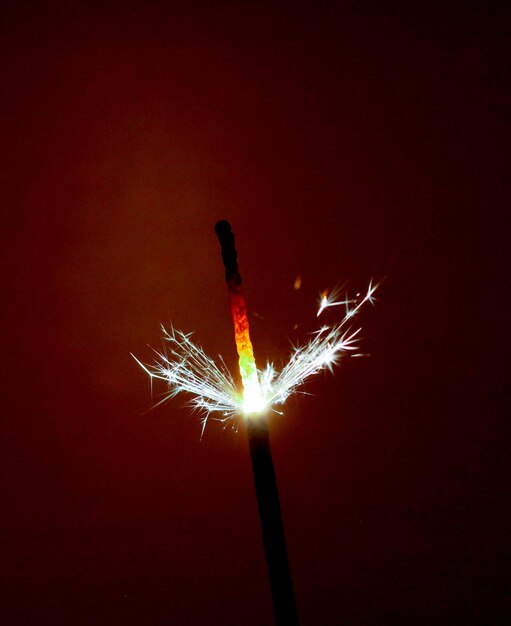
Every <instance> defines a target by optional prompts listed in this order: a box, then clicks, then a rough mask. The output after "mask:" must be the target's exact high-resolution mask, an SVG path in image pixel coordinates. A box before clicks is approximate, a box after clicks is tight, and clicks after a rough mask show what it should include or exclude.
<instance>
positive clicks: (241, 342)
mask: <svg viewBox="0 0 511 626" xmlns="http://www.w3.org/2000/svg"><path fill="white" fill-rule="evenodd" d="M215 231H216V234H217V236H218V238H219V240H220V244H221V247H222V259H223V262H224V266H225V278H226V281H227V286H228V290H229V300H230V306H231V313H232V318H233V323H234V336H235V341H236V349H237V352H238V357H239V371H240V376H241V382H242V389H239V388H238V386H237V385H236V383H235V381H234V379H233V377H232V376H231V374H230V373H229V371H228V369H227V367H226V366H225V364H224V362H223V360H221V362H220V364H217V363H216V362H215V361H214V360H213V359H212V358H211V357H209V356H208V355H207V354H206V353H205V352H204V350H203V349H202V348H201V347H200V346H198V345H197V344H195V343H194V342H193V341H192V340H191V338H190V336H191V335H190V334H185V333H183V332H181V331H179V330H175V329H174V328H171V329H170V331H167V330H166V329H165V328H163V327H162V330H163V333H164V337H163V339H164V346H163V348H162V350H161V351H157V350H154V352H155V354H156V359H155V360H154V362H153V363H152V364H151V365H145V364H143V363H141V362H140V361H139V360H138V359H137V358H136V357H135V356H134V355H132V356H133V358H134V359H135V360H136V361H137V363H138V364H139V365H140V366H141V367H142V368H143V369H144V370H145V371H146V372H147V374H149V376H150V378H151V381H152V380H153V379H160V380H163V381H165V382H166V383H167V386H168V391H167V393H166V394H165V395H164V397H163V399H162V400H161V401H160V402H159V403H158V404H161V403H162V402H164V401H166V400H167V399H169V398H171V397H174V396H175V395H177V394H179V393H181V392H184V393H186V394H188V396H189V397H190V400H189V404H190V406H191V408H192V409H194V410H198V411H199V412H200V414H201V420H202V432H204V429H205V427H206V424H207V421H208V419H209V417H210V416H211V415H213V416H216V419H219V420H220V421H222V422H223V423H226V422H228V421H230V420H233V419H235V418H237V417H238V416H243V417H244V418H245V420H246V424H247V434H248V440H249V448H250V456H251V460H252V468H253V473H254V481H255V486H256V493H257V500H258V505H259V513H260V518H261V528H262V533H263V543H264V547H265V552H266V560H267V564H268V572H269V578H270V586H271V590H272V598H273V607H274V614H275V621H276V624H277V626H284V625H285V626H295V625H298V616H297V612H296V604H295V599H294V593H293V586H292V581H291V573H290V569H289V562H288V556H287V548H286V541H285V536H284V528H283V524H282V516H281V512H280V503H279V495H278V490H277V483H276V480H275V472H274V468H273V461H272V456H271V448H270V440H269V434H268V421H267V416H268V413H269V412H270V411H275V412H277V413H280V410H279V407H281V406H282V405H283V404H284V403H285V401H286V400H287V398H288V397H289V396H290V395H291V394H292V393H294V392H296V391H297V390H298V389H299V388H300V387H301V386H302V385H303V384H304V382H305V381H306V380H307V379H308V378H310V377H311V376H314V375H315V374H317V373H319V372H320V371H322V370H324V369H328V370H330V371H332V369H333V367H334V365H336V364H337V363H338V362H339V360H340V359H341V357H343V356H345V355H347V354H350V353H351V354H352V356H359V355H357V354H356V353H354V351H355V350H356V349H357V341H358V335H359V332H360V330H361V329H360V328H358V329H356V330H353V329H352V327H350V326H349V324H350V323H351V321H352V318H353V317H354V316H355V315H356V314H357V313H358V312H359V310H360V308H361V307H362V306H363V305H364V304H365V303H366V302H370V303H373V302H374V295H373V294H374V292H375V290H376V288H377V285H373V283H372V281H371V282H370V283H369V286H368V288H367V291H366V292H365V294H364V295H362V294H360V293H358V294H357V296H356V297H355V298H348V296H346V297H345V298H344V299H339V290H338V289H334V290H333V291H332V292H330V293H329V292H323V293H322V294H320V300H319V309H318V312H317V316H318V317H319V316H320V315H321V314H322V313H323V312H324V311H325V309H327V308H330V307H341V306H342V307H344V317H343V318H342V319H341V320H340V321H339V322H337V323H336V324H334V325H332V326H327V325H325V326H322V327H321V328H320V329H319V330H317V331H316V332H315V333H314V334H313V336H312V338H311V339H310V340H309V341H308V342H307V343H305V344H304V345H302V346H297V347H295V348H294V349H293V352H292V354H291V356H290V358H289V361H288V362H287V364H286V365H285V366H284V367H283V368H282V370H281V371H280V372H277V370H276V369H275V368H274V366H273V365H272V364H271V363H269V364H268V365H267V366H266V368H265V369H264V370H262V371H259V370H258V369H257V366H256V361H255V357H254V350H253V347H252V342H251V340H250V331H249V323H248V317H247V310H246V303H245V299H244V296H243V293H242V291H241V276H240V273H239V270H238V264H237V253H236V248H235V246H234V235H233V233H232V230H231V227H230V225H229V223H228V222H225V221H220V222H218V223H217V225H216V227H215Z"/></svg>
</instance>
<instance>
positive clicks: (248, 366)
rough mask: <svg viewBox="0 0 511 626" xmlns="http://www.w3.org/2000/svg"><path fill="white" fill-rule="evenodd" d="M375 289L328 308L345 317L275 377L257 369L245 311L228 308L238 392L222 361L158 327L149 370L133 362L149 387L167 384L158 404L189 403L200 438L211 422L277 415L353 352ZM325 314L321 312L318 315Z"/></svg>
mask: <svg viewBox="0 0 511 626" xmlns="http://www.w3.org/2000/svg"><path fill="white" fill-rule="evenodd" d="M377 287H378V285H373V282H372V281H371V282H370V283H369V287H368V289H367V291H366V294H365V295H364V296H363V297H361V296H360V297H357V298H356V299H348V298H346V299H345V300H344V301H339V302H332V303H331V304H330V306H334V305H336V304H345V305H346V314H345V315H344V317H343V318H342V319H341V321H340V322H337V323H336V324H333V325H331V326H328V325H324V326H322V327H321V328H320V329H319V330H317V331H315V332H314V333H312V338H311V339H310V340H309V341H307V342H306V343H305V344H303V345H299V346H295V347H294V348H293V351H292V353H291V356H290V358H289V360H288V362H287V363H286V364H285V365H284V367H283V368H282V369H281V370H280V371H277V370H276V369H275V367H274V365H273V364H272V363H268V365H267V366H266V368H265V369H264V370H257V369H256V366H255V359H254V356H253V351H252V344H251V343H250V337H249V336H248V327H245V326H244V324H245V321H246V311H245V309H244V306H243V307H241V308H242V310H238V311H236V310H235V306H234V303H233V306H232V311H233V317H234V318H235V334H236V343H237V347H238V354H239V365H240V375H241V378H242V383H243V389H240V388H239V387H238V385H237V384H236V382H235V381H234V379H233V377H232V376H231V374H230V372H229V370H228V369H227V367H226V365H225V363H224V362H223V360H222V359H221V357H220V364H218V363H217V362H216V361H215V360H213V359H212V358H211V357H210V356H208V355H207V354H206V352H205V351H204V350H203V349H202V348H201V347H200V346H199V345H197V344H196V343H194V342H193V341H192V339H191V334H190V333H184V332H182V331H179V330H176V329H174V328H171V329H170V330H166V329H165V328H164V327H163V326H162V330H163V348H162V349H161V350H160V351H158V350H154V349H153V351H154V353H155V355H156V357H155V359H154V361H153V363H152V364H149V365H148V364H144V363H142V362H141V361H139V359H138V358H137V357H135V356H134V355H132V356H133V358H134V359H135V360H136V362H137V363H138V364H139V365H140V366H141V367H142V368H143V369H144V371H145V372H146V373H147V374H148V375H149V377H150V378H151V381H152V380H153V379H159V380H163V381H165V383H166V384H167V387H168V391H167V392H166V393H165V394H164V396H163V399H162V400H160V402H159V403H158V404H161V403H162V402H165V401H166V400H168V399H169V398H172V397H174V396H176V395H178V394H180V393H185V394H187V395H188V396H189V397H190V400H189V406H190V407H191V408H192V410H195V411H199V412H200V414H201V422H202V432H204V429H205V427H206V423H207V421H208V419H209V417H210V416H211V417H212V418H214V419H217V420H220V421H222V422H224V423H226V422H228V421H230V420H233V419H234V418H236V417H237V416H240V415H242V416H244V417H249V416H250V415H253V414H258V413H261V412H263V411H269V410H271V411H274V412H276V413H281V411H280V410H279V408H280V407H281V406H282V405H283V404H284V403H285V402H286V400H287V399H288V398H289V396H290V395H291V394H293V393H295V392H297V390H298V389H299V388H300V387H302V385H303V384H304V383H305V382H306V381H307V380H308V379H309V378H311V377H312V376H314V375H316V374H318V373H319V372H321V371H323V370H328V371H330V372H332V371H333V368H334V367H335V366H336V365H338V364H339V362H340V360H341V359H342V358H343V357H345V356H347V355H350V354H351V353H352V352H353V351H356V350H357V347H358V339H359V333H360V331H361V328H357V329H355V330H353V328H352V327H350V326H349V323H350V322H351V321H352V318H353V317H354V316H355V315H356V314H357V313H358V312H359V311H360V309H361V307H362V306H363V305H364V304H365V303H366V302H370V303H371V304H374V301H375V299H374V296H373V294H374V292H375V291H376V289H377ZM334 293H335V290H334V291H332V294H334ZM336 295H338V294H336ZM242 304H243V305H244V302H243V303H242ZM351 305H353V306H351ZM324 308H325V307H324V306H323V309H321V307H320V312H322V310H324ZM236 319H237V322H236ZM247 323H248V322H247ZM247 339H248V343H246V342H247ZM247 355H248V357H247ZM352 356H363V355H361V354H352ZM364 356H365V355H364Z"/></svg>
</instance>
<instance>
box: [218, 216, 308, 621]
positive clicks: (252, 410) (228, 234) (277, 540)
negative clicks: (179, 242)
mask: <svg viewBox="0 0 511 626" xmlns="http://www.w3.org/2000/svg"><path fill="white" fill-rule="evenodd" d="M215 231H216V234H217V236H218V238H219V240H220V244H221V246H222V259H223V262H224V266H225V278H226V281H227V286H228V289H229V299H230V304H231V312H232V317H233V322H234V336H235V340H236V348H237V351H238V356H239V368H240V374H241V379H242V383H243V411H244V413H245V414H246V416H247V420H246V422H247V435H248V444H249V449H250V457H251V460H252V470H253V475H254V482H255V488H256V494H257V502H258V506H259V516H260V520H261V529H262V535H263V544H264V550H265V553H266V562H267V566H268V575H269V579H270V587H271V593H272V599H273V612H274V615H275V623H276V625H277V626H298V614H297V610H296V602H295V597H294V592H293V583H292V579H291V570H290V568H289V559H288V554H287V546H286V538H285V535H284V525H283V523H282V514H281V510H280V501H279V493H278V489H277V481H276V478H275V470H274V468H273V459H272V454H271V447H270V438H269V432H268V420H267V416H266V412H265V408H266V404H265V401H264V399H263V395H262V392H261V387H260V383H259V377H258V373H257V367H256V363H255V358H254V351H253V348H252V343H251V341H250V331H249V324H248V318H247V312H246V304H245V299H244V297H243V294H242V292H241V276H240V273H239V270H238V263H237V252H236V248H235V245H234V234H233V232H232V230H231V226H230V224H229V223H228V222H226V221H220V222H218V223H217V225H216V226H215Z"/></svg>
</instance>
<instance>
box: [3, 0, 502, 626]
mask: <svg viewBox="0 0 511 626" xmlns="http://www.w3.org/2000/svg"><path fill="white" fill-rule="evenodd" d="M413 4H418V3H401V4H397V3H373V4H372V5H370V6H369V5H365V6H364V5H362V4H360V3H348V4H344V5H342V7H343V8H339V7H340V3H339V4H338V3H310V4H309V3H304V2H294V3H291V2H289V3H280V2H272V3H264V2H258V3H250V2H247V3H234V2H233V3H228V2H224V3H213V4H211V5H209V6H206V5H205V6H202V5H199V4H198V3H193V2H192V3H185V2H183V3H173V4H172V3H170V4H169V3H164V2H161V3H159V2H147V3H135V2H118V3H117V2H108V3H97V4H95V3H87V2H69V3H66V2H61V3H58V2H55V3H53V2H43V3H33V4H20V3H17V4H13V5H12V6H8V7H7V8H5V5H4V9H3V11H4V22H3V50H2V66H3V70H2V79H1V80H2V89H3V99H2V109H3V113H2V118H1V119H2V126H3V128H2V136H3V148H4V150H3V156H2V168H1V173H2V192H3V194H4V198H3V200H2V209H3V215H4V218H5V227H4V244H3V248H4V252H5V253H6V255H5V259H6V260H5V266H4V270H5V278H4V280H3V295H4V306H3V312H4V314H5V319H4V321H3V331H2V342H3V344H4V356H3V364H4V369H5V373H4V382H5V389H4V391H3V393H2V399H3V401H4V404H5V409H4V412H3V418H2V424H3V425H2V444H1V446H2V470H3V472H2V476H3V477H2V517H1V536H2V544H3V546H2V552H1V555H2V559H1V572H2V585H1V597H2V599H1V603H0V605H1V612H2V616H3V620H2V621H3V623H5V624H9V625H11V626H14V625H18V624H19V625H23V626H25V625H26V626H29V625H32V624H42V625H47V624H48V625H59V626H60V625H62V626H64V625H66V626H67V625H69V624H73V625H74V626H81V625H91V624H94V625H107V624H108V625H109V626H112V625H114V624H122V625H128V624H137V625H141V624H144V625H150V626H153V625H154V626H157V625H163V624H179V625H183V626H185V625H199V624H200V625H203V624H223V625H225V626H230V625H232V626H235V625H236V626H238V625H240V624H244V625H247V626H252V625H253V626H256V625H263V624H264V625H266V624H271V619H272V618H271V605H270V598H269V591H268V586H267V580H266V572H265V564H264V559H263V551H262V545H261V539H260V531H259V522H258V518H257V510H256V502H255V496H254V490H253V485H252V477H251V471H250V466H249V458H248V451H247V445H246V440H245V433H244V431H243V428H241V429H240V430H239V431H238V432H234V431H232V430H227V431H224V430H222V428H221V427H220V426H219V425H218V424H211V425H210V427H208V429H207V431H206V434H205V436H204V438H203V440H202V441H200V439H199V435H200V428H199V424H198V421H197V419H196V418H195V417H193V416H190V414H189V411H188V410H187V409H186V408H183V405H184V399H175V400H172V401H170V402H168V403H167V404H166V405H164V406H162V407H160V408H158V409H156V410H154V411H150V412H148V413H147V414H144V412H145V411H146V410H147V409H148V408H149V406H150V404H151V398H150V392H149V384H148V381H147V379H146V377H145V376H144V374H143V372H142V371H141V370H140V369H139V368H138V367H137V366H136V364H135V363H134V362H133V361H132V360H131V358H130V357H129V352H130V351H133V352H135V353H136V354H137V355H138V356H139V357H141V358H142V359H144V358H145V359H149V357H150V352H149V349H148V348H147V346H146V344H151V345H154V346H158V345H159V341H160V339H159V336H160V331H159V323H160V322H164V323H169V322H170V320H172V322H173V323H174V324H175V325H176V326H177V327H178V328H182V329H183V330H186V331H190V330H193V331H195V337H196V338H197V341H199V342H200V343H201V344H202V345H204V347H205V348H206V349H207V350H208V351H209V352H211V353H212V354H217V353H222V354H223V355H224V357H225V358H226V360H227V362H228V363H229V365H230V366H231V367H234V366H235V354H234V345H233V341H232V329H231V326H230V319H229V312H228V307H227V296H226V292H225V286H224V284H223V269H222V266H221V261H220V256H219V248H218V243H217V241H216V239H215V236H214V232H213V226H214V223H215V221H216V220H217V219H220V218H226V219H229V220H230V221H231V222H232V224H233V228H234V230H235V232H236V235H237V245H238V249H239V252H240V267H241V270H242V273H243V276H244V281H245V286H246V293H247V297H248V299H249V305H250V307H251V310H252V311H253V312H254V313H257V315H253V317H252V320H253V339H254V342H255V345H256V352H257V355H258V357H259V360H260V364H261V365H262V364H264V361H265V360H266V359H272V360H274V361H276V362H277V363H278V362H280V360H281V359H284V358H285V356H286V354H287V352H288V350H289V340H293V341H295V340H297V339H298V338H300V337H301V338H302V339H303V338H305V337H306V332H307V331H309V330H312V329H314V327H315V324H316V320H315V318H314V314H315V299H316V297H317V294H318V292H319V290H320V289H322V288H325V287H328V286H333V285H334V284H335V283H336V282H343V281H344V280H348V279H349V282H348V288H349V289H351V290H355V289H357V288H364V287H365V285H366V284H367V282H368V280H369V278H370V277H371V276H375V277H376V278H385V281H384V283H383V285H382V287H381V289H380V291H379V302H378V304H377V306H376V307H375V308H372V307H368V309H366V310H365V312H364V313H363V315H361V317H360V322H361V323H362V324H363V326H364V333H363V335H364V337H363V347H364V351H368V352H370V353H371V358H369V359H351V360H348V361H346V362H345V363H344V364H343V366H342V367H341V368H339V369H338V370H337V372H336V375H335V377H331V376H324V377H323V376H322V377H319V378H318V379H316V380H315V381H314V382H312V383H311V384H310V385H309V387H308V391H310V392H311V393H312V395H310V396H304V397H301V398H298V399H296V400H290V401H289V402H288V404H287V405H286V410H285V416H284V417H278V416H276V417H274V418H272V423H271V426H272V441H273V449H274V459H275V464H276V470H277V474H278V480H279V485H280V491H281V499H282V505H283V512H284V519H285V525H286V530H287V536H288V544H289V552H290V558H291V563H292V567H293V572H294V579H295V586H296V594H297V598H298V605H299V611H300V614H301V616H302V621H303V624H304V625H305V626H306V625H311V626H312V625H319V626H321V625H325V626H326V625H334V626H335V625H337V624H354V625H363V624H364V625H366V624H378V625H380V624H392V625H400V624H403V625H404V624H406V625H407V626H409V625H410V624H425V625H426V624H428V625H430V624H445V625H451V624H485V625H487V624H495V623H497V622H498V621H499V618H500V619H503V617H504V616H505V614H506V613H507V611H508V610H509V604H507V602H506V593H505V591H506V588H507V587H506V583H505V576H504V574H505V571H506V568H505V562H506V560H507V557H508V556H509V543H508V533H509V526H508V524H507V522H506V520H505V518H504V511H505V503H506V502H508V493H507V490H506V486H507V479H508V478H509V474H507V473H506V472H507V468H506V463H505V460H506V456H507V454H508V452H507V450H508V445H509V438H508V437H506V436H505V434H504V432H503V426H504V424H505V422H506V421H507V417H506V411H507V409H508V405H507V401H506V398H505V381H507V374H506V372H505V369H504V363H505V358H504V357H505V348H504V339H505V336H506V334H508V331H507V327H508V324H509V318H508V317H507V316H505V313H504V311H505V305H506V300H507V289H508V286H509V284H508V282H507V278H506V277H505V267H506V263H507V259H506V254H505V249H506V245H507V238H506V236H505V226H506V221H507V219H508V218H507V216H508V211H509V208H508V207H509V202H508V199H507V198H506V197H505V191H506V189H505V184H504V173H505V164H504V154H505V147H506V145H507V143H506V139H505V131H506V129H505V121H506V117H507V115H508V113H509V108H508V103H507V102H506V100H505V95H506V94H505V93H504V79H505V68H506V67H507V66H508V64H507V59H506V44H505V34H506V29H505V26H504V24H505V15H503V14H501V13H498V12H497V11H496V10H490V9H488V8H485V7H484V4H485V3H482V2H481V3H471V7H470V8H467V6H466V4H467V3H465V2H459V3H453V2H447V3H443V5H442V8H438V9H435V8H432V6H433V5H430V6H429V8H424V9H421V10H419V9H414V8H410V5H413ZM428 4H429V3H428ZM297 273H301V274H302V275H303V286H302V289H301V290H300V291H294V290H293V281H294V278H295V276H296V274H297ZM329 319H331V320H332V319H335V314H333V315H331V316H330V317H329ZM295 324H299V328H298V331H295V330H293V326H294V325H295Z"/></svg>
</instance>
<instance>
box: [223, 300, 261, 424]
mask: <svg viewBox="0 0 511 626" xmlns="http://www.w3.org/2000/svg"><path fill="white" fill-rule="evenodd" d="M230 301H231V312H232V319H233V322H234V337H235V340H236V349H237V351H238V356H239V361H238V362H239V368H240V375H241V380H242V383H243V411H244V413H246V414H247V415H248V414H253V413H260V412H261V411H263V410H264V409H265V402H264V400H263V398H262V395H261V388H260V386H259V376H258V374H257V367H256V362H255V357H254V349H253V347H252V342H251V341H250V329H249V324H248V317H247V307H246V304H245V298H244V297H243V295H242V294H241V293H239V292H235V293H233V292H231V294H230Z"/></svg>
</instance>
